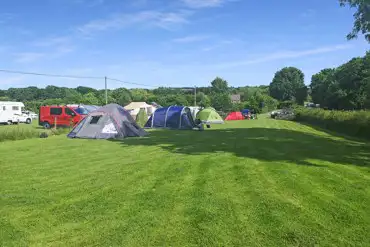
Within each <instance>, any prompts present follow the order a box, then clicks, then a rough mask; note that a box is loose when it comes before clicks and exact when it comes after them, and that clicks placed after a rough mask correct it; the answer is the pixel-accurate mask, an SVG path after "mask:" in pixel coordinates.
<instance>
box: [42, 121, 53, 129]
mask: <svg viewBox="0 0 370 247" xmlns="http://www.w3.org/2000/svg"><path fill="white" fill-rule="evenodd" d="M42 125H43V126H44V128H45V129H50V127H51V126H50V124H49V123H48V122H45V123H43V124H42Z"/></svg>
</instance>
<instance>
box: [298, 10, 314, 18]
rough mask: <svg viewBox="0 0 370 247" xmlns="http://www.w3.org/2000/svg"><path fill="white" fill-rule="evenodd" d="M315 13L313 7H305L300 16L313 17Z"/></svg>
mask: <svg viewBox="0 0 370 247" xmlns="http://www.w3.org/2000/svg"><path fill="white" fill-rule="evenodd" d="M315 15H316V10H314V9H307V10H306V11H304V12H303V13H302V14H301V17H303V18H309V17H314V16H315Z"/></svg>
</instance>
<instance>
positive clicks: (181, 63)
mask: <svg viewBox="0 0 370 247" xmlns="http://www.w3.org/2000/svg"><path fill="white" fill-rule="evenodd" d="M338 2H339V1H338V0H325V1H323V0H310V1H297V0H281V1H276V0H265V1H250V0H38V1H28V0H3V1H2V3H1V8H0V30H1V31H0V56H1V60H0V69H9V70H22V71H30V72H41V73H54V74H72V75H78V76H109V77H112V78H117V79H120V80H124V81H129V82H135V83H142V84H147V85H152V86H194V85H197V86H206V85H209V83H210V81H211V80H212V79H213V78H215V77H216V76H220V77H222V78H224V79H226V80H227V81H228V82H229V84H230V85H232V86H246V85H261V84H264V85H267V84H269V83H270V82H271V80H272V78H273V76H274V73H275V72H276V71H277V70H278V69H281V68H283V67H285V66H295V67H298V68H300V69H302V71H303V72H304V73H305V76H306V83H309V82H310V78H311V75H312V74H314V73H317V72H318V71H320V70H321V69H323V68H328V67H334V66H338V65H340V64H342V63H344V62H346V61H348V60H349V59H351V58H352V57H355V56H363V55H364V54H365V52H366V50H368V49H369V44H368V43H366V42H365V41H364V39H363V37H360V38H359V39H358V40H354V41H347V40H346V37H345V36H346V34H347V33H348V32H349V31H350V30H351V28H352V24H353V17H352V13H353V10H350V9H349V8H341V7H339V3H338ZM46 85H57V86H68V87H76V86H78V85H81V86H91V87H95V88H103V87H104V81H103V80H74V79H60V78H44V77H35V76H29V75H17V74H4V73H0V88H2V89H5V88H9V87H24V86H38V87H44V86H46ZM121 86H125V87H134V86H132V85H129V84H122V83H118V82H109V88H117V87H121Z"/></svg>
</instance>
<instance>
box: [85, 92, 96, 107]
mask: <svg viewBox="0 0 370 247" xmlns="http://www.w3.org/2000/svg"><path fill="white" fill-rule="evenodd" d="M81 103H83V104H85V105H99V104H100V101H99V98H97V97H96V96H95V94H94V93H93V92H90V93H87V94H85V95H83V96H82V99H81Z"/></svg>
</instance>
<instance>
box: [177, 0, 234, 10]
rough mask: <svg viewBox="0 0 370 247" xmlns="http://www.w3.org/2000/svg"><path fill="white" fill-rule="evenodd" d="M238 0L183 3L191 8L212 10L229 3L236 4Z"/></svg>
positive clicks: (187, 0) (187, 1) (198, 0)
mask: <svg viewBox="0 0 370 247" xmlns="http://www.w3.org/2000/svg"><path fill="white" fill-rule="evenodd" d="M234 1H237V0H182V2H183V3H184V4H185V5H186V6H187V7H189V8H195V9H197V8H210V7H220V6H222V5H223V4H225V3H227V2H234Z"/></svg>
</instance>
